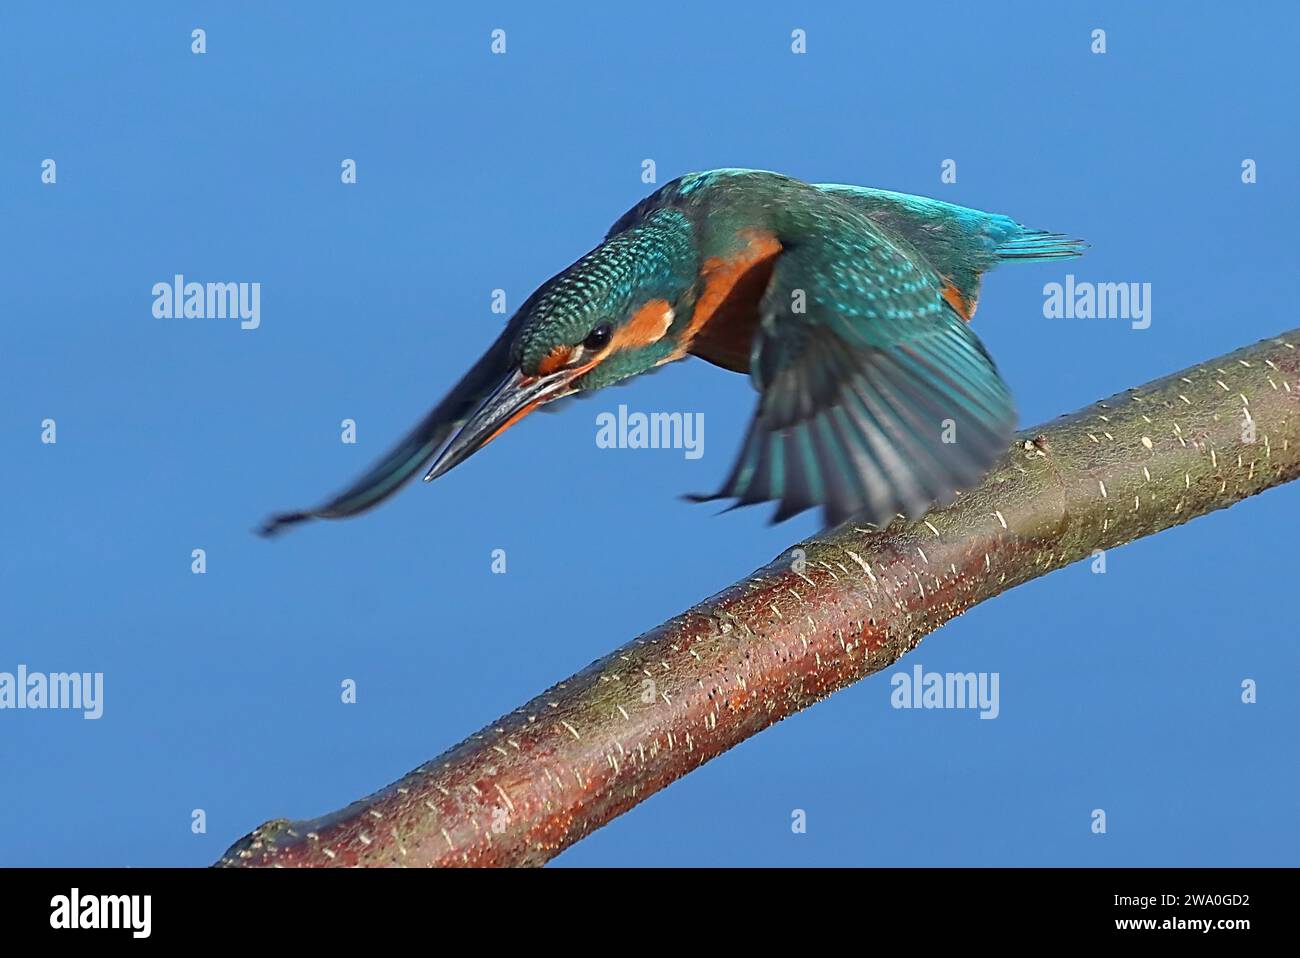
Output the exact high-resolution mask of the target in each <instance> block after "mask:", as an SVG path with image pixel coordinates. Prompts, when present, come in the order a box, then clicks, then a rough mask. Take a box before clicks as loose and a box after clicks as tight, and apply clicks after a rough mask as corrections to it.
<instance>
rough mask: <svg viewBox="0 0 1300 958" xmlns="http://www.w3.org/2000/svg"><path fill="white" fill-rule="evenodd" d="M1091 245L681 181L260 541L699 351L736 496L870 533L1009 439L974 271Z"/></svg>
mask: <svg viewBox="0 0 1300 958" xmlns="http://www.w3.org/2000/svg"><path fill="white" fill-rule="evenodd" d="M1086 245H1087V244H1086V243H1084V242H1083V241H1081V240H1078V239H1071V238H1070V237H1068V236H1065V235H1063V234H1059V233H1049V232H1045V231H1043V230H1036V229H1029V228H1027V227H1025V226H1022V225H1021V224H1019V223H1018V222H1016V221H1015V220H1013V219H1011V218H1010V217H1007V216H1003V215H999V214H993V213H985V212H981V211H979V210H974V209H968V208H966V207H962V206H956V205H954V204H952V203H946V202H942V201H940V200H935V199H929V198H926V197H921V196H912V195H908V194H903V193H895V192H891V191H888V190H881V189H870V188H867V187H859V186H844V185H839V184H811V183H805V182H802V181H800V180H797V179H793V178H791V177H788V176H783V175H781V174H778V173H771V172H766V171H761V170H745V169H720V170H710V171H708V172H703V173H690V174H687V175H685V176H682V177H679V178H678V179H676V180H673V181H672V182H671V183H668V184H667V185H665V186H664V187H662V188H661V189H659V190H658V191H657V192H655V193H654V194H653V195H651V196H649V197H647V198H646V199H644V200H642V201H641V202H640V203H638V204H637V205H636V206H634V207H632V209H630V210H628V211H627V212H626V213H624V214H623V215H622V216H621V217H620V218H619V219H618V221H617V222H616V223H615V224H614V225H613V227H611V228H610V230H609V232H608V233H607V234H606V236H605V239H604V241H603V242H601V244H600V245H599V246H597V247H596V248H595V249H593V250H592V251H591V252H589V253H587V254H586V255H585V256H583V257H581V258H580V259H579V260H578V261H577V262H575V263H574V264H573V265H571V266H569V267H568V268H567V269H565V270H564V271H563V272H560V273H558V274H557V275H555V276H554V277H552V278H551V279H549V280H547V281H546V282H545V283H543V284H542V286H541V287H540V288H538V289H537V291H536V292H534V293H533V294H532V295H531V296H529V297H528V299H527V300H526V301H525V302H524V303H523V305H522V306H520V308H519V309H518V311H517V312H516V313H515V314H514V316H513V317H512V318H511V319H510V320H509V322H508V323H507V324H506V326H505V329H504V330H503V331H502V332H501V334H500V335H499V336H498V337H497V339H496V341H495V342H494V343H493V344H492V345H491V346H490V347H489V348H488V350H487V352H485V353H484V354H483V356H482V357H481V358H480V359H479V360H478V362H476V363H475V364H474V365H473V366H472V367H471V368H470V370H469V371H468V372H467V373H466V374H465V375H464V377H462V378H461V380H460V381H459V382H458V383H456V385H455V386H454V387H452V389H451V391H450V392H449V393H447V395H446V396H445V397H444V398H443V400H442V401H441V402H439V403H438V404H437V405H436V406H434V407H433V409H432V410H431V411H430V412H429V413H428V414H427V415H426V416H425V417H424V418H423V419H422V420H421V421H420V422H419V423H418V424H417V425H416V426H415V428H414V429H412V430H411V432H410V433H408V434H407V435H406V437H405V438H403V439H402V440H401V441H400V442H398V443H397V445H396V446H395V447H394V448H393V449H392V450H391V451H389V452H388V454H387V455H385V456H384V457H383V458H382V459H380V460H379V461H378V462H377V463H375V464H374V466H372V467H371V469H370V470H369V471H368V472H366V473H365V474H364V475H362V476H361V477H360V478H358V479H357V480H356V481H355V482H353V484H352V485H350V486H349V487H348V488H346V489H344V490H343V491H342V492H341V493H339V494H338V495H337V496H335V497H334V498H332V499H329V500H328V501H327V502H325V503H323V504H321V505H319V506H317V507H316V508H314V509H307V510H303V511H298V512H289V513H283V514H280V515H276V516H273V517H272V518H271V519H269V520H268V521H267V522H266V523H265V524H264V525H263V526H262V528H261V530H260V531H261V532H262V533H264V534H267V535H270V534H273V533H276V532H278V531H279V530H281V529H283V528H285V527H286V526H288V525H292V524H294V523H298V522H302V521H304V520H307V519H312V518H319V519H341V518H345V517H348V516H354V515H357V514H358V513H362V512H365V511H366V510H368V509H370V508H372V507H374V506H375V505H377V504H378V503H380V502H382V501H383V500H385V499H387V498H388V497H389V496H391V495H392V494H393V493H394V492H396V491H397V489H398V488H400V487H401V486H402V485H403V484H404V483H405V482H406V481H407V480H409V479H411V478H412V477H413V476H415V475H416V474H417V473H418V472H419V471H420V470H421V469H423V468H424V467H426V466H428V470H427V472H426V473H425V476H424V478H425V480H426V481H429V480H432V479H436V478H437V477H439V476H441V475H443V474H445V473H446V472H448V471H449V470H450V469H452V468H454V467H455V466H457V465H459V464H460V463H462V462H464V461H465V460H466V459H467V458H469V457H470V456H471V455H473V454H474V453H475V452H476V451H478V450H479V449H482V448H483V447H484V446H485V445H487V444H488V443H489V442H491V441H492V440H493V439H495V438H496V437H497V436H499V435H501V433H503V432H505V431H506V430H507V429H509V428H510V427H511V426H513V425H514V424H515V423H517V422H519V421H520V420H521V419H523V418H524V417H525V416H527V415H528V414H529V413H531V412H533V411H534V410H537V409H539V408H541V407H542V406H544V405H546V404H548V403H552V402H555V401H556V400H560V399H563V398H565V397H570V396H578V395H587V394H590V393H592V392H594V391H596V390H598V389H603V388H605V387H606V386H611V385H613V384H615V383H618V382H621V381H623V380H626V379H628V378H630V377H632V376H637V375H640V374H641V373H645V372H649V371H651V370H653V369H655V368H657V367H659V366H662V365H664V364H665V363H670V362H674V361H676V360H679V359H685V358H686V357H688V356H698V357H699V358H700V359H703V360H705V361H707V362H709V363H712V364H714V365H716V366H720V367H721V368H723V369H727V370H731V371H733V372H738V373H746V374H748V376H749V380H750V382H751V383H752V385H753V387H754V389H755V390H756V391H757V393H758V400H757V405H756V408H755V411H754V415H753V419H752V420H751V421H750V424H749V426H748V430H747V432H746V434H745V436H744V439H743V441H742V442H741V444H740V452H739V454H738V456H737V458H736V461H735V465H734V466H733V467H732V469H731V471H730V474H729V475H728V476H727V478H726V480H725V482H723V484H722V486H721V488H720V489H718V490H717V492H715V493H713V494H712V495H694V496H688V497H687V498H690V499H693V500H695V501H709V500H716V499H732V500H735V502H734V504H733V505H732V507H731V508H735V507H736V506H741V505H749V504H754V503H760V502H769V501H771V502H775V503H776V504H777V505H776V510H775V513H774V515H773V518H772V521H773V522H780V521H782V520H784V519H787V518H789V517H791V516H794V515H796V514H798V513H800V512H803V511H804V510H807V509H810V508H815V507H818V506H820V507H821V508H822V509H823V515H824V519H825V521H826V523H827V524H828V525H833V524H837V523H840V522H843V521H845V520H847V519H850V518H853V519H856V520H857V521H860V522H867V523H872V524H875V525H884V524H887V523H888V522H889V521H890V520H892V519H893V518H894V517H895V516H896V515H902V516H905V517H907V518H910V519H915V518H918V517H919V516H920V515H921V514H923V513H924V512H925V511H927V510H928V509H930V508H932V507H934V506H936V505H939V506H942V505H948V504H951V502H952V501H953V500H954V499H955V497H956V496H957V494H958V493H959V492H960V491H961V490H963V489H969V488H970V487H971V486H972V485H974V484H975V483H977V482H979V481H980V479H982V478H983V476H984V475H985V474H986V473H987V472H988V470H989V469H990V468H991V467H992V466H993V464H994V463H995V462H996V461H997V460H998V459H999V458H1000V457H1001V455H1002V454H1003V453H1004V452H1005V451H1006V450H1007V448H1008V444H1009V442H1010V438H1011V433H1012V431H1013V430H1014V428H1015V424H1016V412H1015V406H1014V403H1013V401H1012V397H1011V391H1010V390H1009V389H1008V387H1007V384H1006V383H1005V382H1004V381H1003V379H1002V377H1001V375H999V373H998V370H997V367H996V366H995V365H994V362H993V359H992V358H991V357H990V356H989V353H988V351H987V350H986V349H985V348H984V346H983V344H982V343H981V342H980V341H979V339H977V338H976V336H975V334H974V333H973V332H972V331H971V328H970V325H969V323H970V321H971V319H972V318H973V317H974V315H975V308H976V304H977V302H978V300H979V292H980V281H981V277H982V276H983V274H984V273H985V272H986V271H987V270H989V269H991V268H993V267H994V266H996V265H997V264H998V263H1001V262H1004V261H1018V262H1038V261H1048V260H1057V259H1063V258H1066V257H1072V256H1077V255H1079V254H1080V253H1082V252H1083V250H1084V249H1085V248H1086Z"/></svg>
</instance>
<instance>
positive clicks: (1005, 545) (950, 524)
mask: <svg viewBox="0 0 1300 958" xmlns="http://www.w3.org/2000/svg"><path fill="white" fill-rule="evenodd" d="M1293 343H1294V344H1296V345H1292V344H1293ZM1297 475H1300V330H1292V331H1290V332H1289V333H1285V334H1283V335H1282V336H1281V337H1279V338H1277V339H1270V340H1266V341H1264V342H1261V343H1259V344H1257V345H1255V346H1251V347H1249V348H1246V349H1242V350H1239V351H1237V352H1235V353H1231V354H1229V355H1227V356H1223V357H1221V358H1219V359H1216V360H1212V361H1210V362H1207V363H1205V364H1202V365H1199V366H1196V367H1194V368H1192V369H1187V370H1184V371H1182V372H1180V373H1175V374H1173V375H1172V376H1168V377H1165V378H1164V379H1160V380H1157V381H1155V382H1152V383H1149V384H1147V385H1146V386H1142V387H1139V388H1137V389H1130V390H1128V391H1127V392H1125V393H1122V394H1120V395H1118V396H1115V397H1113V398H1111V399H1109V400H1106V401H1105V402H1100V403H1097V404H1096V405H1094V406H1091V407H1088V408H1086V409H1083V410H1081V411H1079V412H1076V413H1074V414H1072V415H1069V416H1065V417H1062V418H1061V419H1059V420H1057V421H1056V422H1055V423H1052V424H1050V425H1044V426H1041V427H1039V428H1037V429H1032V430H1028V431H1026V432H1024V433H1022V434H1021V436H1020V438H1018V439H1017V442H1016V444H1015V445H1014V446H1013V448H1012V450H1011V451H1010V453H1009V454H1008V455H1007V456H1006V457H1005V458H1004V459H1003V461H1002V463H1001V464H1000V465H999V466H998V468H997V469H995V470H994V472H993V473H991V474H990V475H989V476H988V477H987V478H986V479H985V480H984V482H983V483H982V484H981V485H980V486H979V488H977V489H974V490H973V491H971V492H970V493H967V494H965V495H963V496H961V497H960V498H959V499H958V501H957V503H956V504H955V505H953V506H952V507H951V508H948V509H942V510H937V511H935V512H932V513H930V514H929V515H928V516H926V517H925V518H924V519H923V520H922V521H920V522H916V523H905V522H903V521H902V520H898V521H895V522H894V523H893V524H892V525H890V526H889V527H888V528H887V529H884V530H868V529H860V528H854V527H853V526H852V525H851V524H849V525H846V526H841V527H839V528H838V529H835V530H830V531H828V532H826V533H823V534H821V535H818V536H816V537H814V538H812V539H809V540H808V541H806V542H804V543H802V544H801V545H800V546H799V547H797V548H796V549H791V550H787V551H786V552H785V553H783V554H782V555H780V556H778V557H777V558H776V559H775V560H774V561H773V562H771V563H770V564H768V565H767V566H765V567H764V568H762V569H759V570H758V571H757V572H755V573H753V574H752V575H750V576H749V577H748V578H746V579H744V580H743V581H741V582H738V583H736V584H735V585H733V586H731V587H730V588H728V589H726V590H724V591H723V592H721V593H719V594H718V595H716V596H714V597H713V598H711V599H707V600H706V601H704V602H702V603H700V604H699V605H697V606H695V607H694V608H693V609H691V610H690V611H688V612H686V613H684V614H682V615H680V616H677V617H676V618H674V619H672V620H671V621H669V622H666V623H664V624H663V625H661V626H659V627H658V628H655V629H652V630H651V631H650V632H647V633H646V634H645V635H643V636H641V637H640V638H638V639H635V640H633V641H632V642H631V643H629V644H627V645H625V646H623V647H622V648H620V649H618V650H616V651H615V652H613V653H612V654H610V655H608V656H606V657H605V658H603V659H601V660H599V661H597V662H595V663H593V664H592V665H590V666H588V667H587V668H585V669H583V670H582V671H581V672H579V673H578V674H577V675H574V676H573V677H572V678H569V679H567V680H565V681H564V682H561V683H560V684H559V685H557V686H555V687H554V688H552V689H550V690H548V691H547V692H544V693H543V694H542V695H540V696H538V697H537V698H535V699H533V700H532V701H531V702H529V703H528V704H526V705H524V706H522V707H521V708H519V709H517V710H515V711H514V712H511V713H510V714H509V715H506V716H505V717H503V718H501V719H500V720H498V721H496V722H493V723H492V724H491V725H489V726H487V727H486V728H484V729H483V730H482V731H480V732H478V733H476V734H474V735H472V736H470V737H469V738H468V739H466V740H465V741H464V742H462V743H460V744H459V745H457V746H456V747H454V748H453V749H451V750H450V751H448V752H446V753H445V754H443V755H441V756H439V757H438V758H436V759H434V760H433V761H431V762H428V763H427V764H425V765H422V766H421V767H420V768H418V769H416V770H415V771H413V772H411V773H410V774H409V775H407V776H406V777H405V778H403V779H402V780H401V781H399V782H397V783H395V784H393V785H390V786H389V787H388V788H385V789H384V790H382V791H380V792H377V793H375V794H374V795H371V796H370V797H368V798H365V799H362V800H361V801H358V802H354V803H353V804H351V805H349V806H348V807H347V808H344V809H342V810H340V811H337V812H334V813H332V814H330V815H326V816H324V817H322V818H317V819H311V820H308V821H299V822H290V821H288V820H285V819H278V820H276V821H272V822H267V823H266V824H264V825H262V826H261V827H260V828H258V829H257V830H256V831H254V832H253V833H252V834H251V835H248V836H246V837H245V838H243V839H241V840H240V841H238V842H236V843H235V844H234V845H233V846H232V847H231V848H230V850H229V851H227V852H226V854H225V855H224V856H223V857H222V859H221V861H220V862H218V865H224V866H268V865H283V866H331V865H332V866H346V865H540V864H542V863H544V862H546V861H547V860H549V859H550V858H552V857H554V856H555V855H557V854H558V853H559V852H560V851H562V850H563V849H565V848H567V847H568V846H569V845H571V844H573V843H574V842H575V841H577V840H578V839H580V838H582V837H583V836H584V835H587V834H589V833H590V832H591V831H593V830H594V829H596V828H599V827H600V826H601V825H603V824H605V823H606V822H608V821H609V820H610V819H612V818H614V817H615V816H616V815H621V814H622V813H623V812H626V811H627V810H628V809H630V808H632V807H633V806H634V805H636V804H637V803H638V802H641V801H643V800H644V799H646V798H648V797H649V796H650V795H653V794H654V793H655V792H657V791H659V790H660V789H661V788H663V787H665V786H666V785H668V784H669V783H671V782H672V781H674V780H675V779H677V778H680V777H681V776H683V775H685V774H686V773H687V772H690V771H691V770H692V769H694V768H696V767H698V766H700V765H703V764H704V763H705V762H707V761H709V759H711V758H714V757H715V756H717V755H719V754H721V753H722V752H724V751H726V750H727V749H729V748H731V747H732V746H734V745H736V744H738V743H740V742H742V741H744V740H745V739H746V738H748V737H749V736H751V735H754V734H755V733H757V732H760V731H762V730H763V729H765V728H767V727H768V726H769V725H772V724H773V723H775V722H779V721H780V720H781V719H783V718H785V717H787V716H789V715H792V714H793V713H795V712H797V711H799V710H800V709H804V708H807V707H808V706H809V705H812V704H813V703H814V702H816V701H818V700H819V699H821V698H823V697H825V696H827V695H830V694H831V693H832V692H834V691H836V690H838V689H841V688H843V687H845V686H846V685H848V684H850V683H851V682H855V681H857V680H858V679H860V678H863V677H864V676H867V675H871V674H872V673H873V672H878V671H879V670H881V669H883V668H886V667H888V666H889V665H891V664H892V663H894V662H895V661H896V660H897V659H898V658H899V657H900V656H901V655H903V654H904V653H905V652H908V651H910V650H911V649H913V648H915V647H916V645H917V643H919V642H920V640H921V638H922V637H923V636H924V635H926V634H927V633H928V632H931V631H933V630H934V629H936V628H938V627H939V626H940V625H942V624H943V623H945V622H947V621H948V620H949V619H951V618H953V617H954V616H956V615H960V614H961V613H962V612H964V611H965V610H966V609H968V608H970V607H971V606H972V605H974V604H975V603H977V602H981V601H983V600H985V599H989V598H992V597H993V596H995V595H997V594H999V593H1000V592H1003V591H1005V590H1006V589H1009V588H1011V587H1012V586H1015V585H1018V584H1020V583H1022V582H1025V581H1027V580H1029V579H1033V578H1036V577H1037V576H1041V575H1045V574H1046V573H1048V572H1051V571H1052V570H1054V569H1059V568H1061V567H1062V566H1065V565H1068V564H1069V563H1072V562H1075V561H1077V560H1079V559H1081V558H1083V557H1085V556H1088V555H1089V554H1090V553H1092V552H1093V550H1096V549H1108V548H1113V547H1115V546H1118V545H1121V544H1123V543H1125V542H1129V541H1131V540H1133V539H1137V538H1139V537H1141V536H1148V535H1151V534H1152V533H1155V532H1159V531H1160V530H1162V529H1167V528H1170V527H1171V526H1175V525H1179V524H1181V523H1183V522H1187V521H1188V520H1189V519H1193V518H1195V517H1197V516H1201V515H1204V514H1206V513H1208V512H1212V511H1214V510H1216V509H1222V508H1225V507H1226V506H1230V505H1232V504H1233V503H1235V502H1237V501H1239V500H1241V499H1244V498H1246V497H1247V496H1251V495H1254V494H1255V493H1257V492H1260V491H1262V490H1264V489H1267V488H1269V487H1270V486H1274V485H1278V484H1280V483H1283V482H1287V481H1289V480H1291V479H1294V478H1296V476H1297ZM647 678H650V680H651V682H652V683H653V684H652V685H647V684H646V680H647ZM646 690H650V691H651V692H652V693H653V694H651V695H646V694H645V692H646ZM646 698H648V699H649V701H646V700H645V699H646Z"/></svg>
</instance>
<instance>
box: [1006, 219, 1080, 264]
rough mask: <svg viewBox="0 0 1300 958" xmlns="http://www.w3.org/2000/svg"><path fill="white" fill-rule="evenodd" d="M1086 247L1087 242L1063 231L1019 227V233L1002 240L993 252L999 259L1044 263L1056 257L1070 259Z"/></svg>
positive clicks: (1078, 254)
mask: <svg viewBox="0 0 1300 958" xmlns="http://www.w3.org/2000/svg"><path fill="white" fill-rule="evenodd" d="M1087 248H1088V244H1087V242H1085V241H1084V240H1081V239H1075V238H1074V237H1072V236H1066V235H1065V234H1064V233H1049V232H1047V231H1046V230H1031V229H1027V228H1025V227H1023V226H1021V227H1020V234H1019V235H1018V236H1013V237H1012V238H1011V239H1008V240H1004V241H1003V242H1001V243H999V244H998V245H997V246H996V247H994V249H993V252H994V253H996V254H997V257H998V259H1000V260H1010V259H1014V260H1020V261H1021V262H1023V263H1046V262H1050V261H1051V260H1057V259H1070V258H1071V257H1074V256H1082V255H1083V251H1084V250H1086V249H1087Z"/></svg>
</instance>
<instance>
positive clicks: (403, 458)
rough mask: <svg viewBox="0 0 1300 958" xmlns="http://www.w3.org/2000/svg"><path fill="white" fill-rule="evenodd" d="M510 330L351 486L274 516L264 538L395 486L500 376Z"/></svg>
mask: <svg viewBox="0 0 1300 958" xmlns="http://www.w3.org/2000/svg"><path fill="white" fill-rule="evenodd" d="M514 330H515V324H513V323H512V324H510V325H508V326H507V327H506V329H505V331H504V332H503V333H502V334H501V335H500V336H499V337H498V338H497V340H496V342H494V343H493V344H492V346H491V347H490V348H489V349H488V351H487V352H486V353H484V354H483V356H482V357H481V358H480V359H479V361H478V362H477V363H475V364H474V366H473V368H472V369H470V371H469V372H468V373H466V374H465V376H464V377H463V378H462V379H461V381H460V382H459V383H457V384H456V385H455V387H453V388H452V390H451V392H449V393H448V394H447V395H446V396H445V397H444V398H443V400H442V401H441V402H440V403H438V405H436V406H434V407H433V409H431V410H429V412H428V414H427V415H426V416H425V417H424V418H423V419H422V420H420V422H419V423H417V424H416V426H415V427H414V428H413V429H412V430H411V431H410V432H408V433H407V434H406V435H405V436H404V437H403V438H402V439H401V440H399V441H398V443H397V444H396V445H395V446H394V447H393V448H392V449H390V450H389V451H388V453H387V454H386V455H384V457H383V458H382V459H380V460H379V461H378V462H376V463H375V464H374V465H373V466H371V467H370V469H369V470H368V471H367V472H366V473H365V474H364V475H362V476H360V477H359V478H358V479H356V481H354V482H353V483H352V485H350V486H348V488H346V489H345V490H343V491H342V492H340V493H339V494H338V495H336V496H334V497H333V498H332V499H330V500H329V501H327V502H325V503H323V504H321V505H319V506H317V507H316V508H314V509H304V510H301V511H298V512H283V513H280V514H278V515H274V516H272V517H271V518H270V519H268V520H266V522H265V523H263V525H262V527H261V528H260V529H259V530H258V531H259V532H260V533H261V534H262V535H264V536H273V535H276V534H278V533H279V532H281V531H282V530H283V529H285V528H286V527H287V526H290V525H294V524H295V523H299V522H303V521H304V520H307V519H341V518H345V517H347V516H354V515H356V514H357V513H359V512H365V511H366V510H367V509H370V508H371V507H373V506H376V505H378V504H379V503H380V502H382V501H383V500H385V499H387V498H388V497H389V496H391V495H392V494H393V493H394V492H396V491H397V490H398V489H400V488H401V487H402V485H404V484H405V483H406V482H407V481H408V480H409V479H411V477H412V476H414V475H415V474H416V473H417V472H419V471H420V469H421V468H422V467H423V466H425V465H427V464H428V462H429V460H430V459H432V458H433V456H434V454H435V453H436V452H438V451H439V450H440V449H441V448H442V446H443V445H444V444H445V443H446V442H447V440H448V439H450V438H451V435H452V433H454V432H455V431H456V430H457V429H459V428H460V427H461V426H463V425H464V424H465V421H466V420H467V419H468V418H469V416H470V415H471V414H472V413H473V412H474V409H475V408H476V407H477V406H478V404H479V403H480V402H481V401H482V400H483V397H484V396H485V395H486V394H487V393H488V392H489V391H491V389H492V387H493V386H494V385H495V384H496V383H497V382H499V381H500V379H501V377H502V376H504V375H505V373H506V371H507V370H508V369H509V361H510V344H511V341H512V337H513V335H514Z"/></svg>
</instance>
